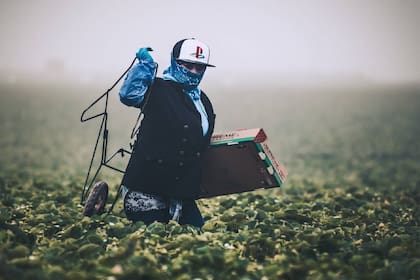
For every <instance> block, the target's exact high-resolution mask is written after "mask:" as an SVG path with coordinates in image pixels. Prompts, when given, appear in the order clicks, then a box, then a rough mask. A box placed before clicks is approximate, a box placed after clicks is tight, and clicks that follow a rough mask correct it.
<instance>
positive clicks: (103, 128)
mask: <svg viewBox="0 0 420 280" xmlns="http://www.w3.org/2000/svg"><path fill="white" fill-rule="evenodd" d="M148 50H149V51H152V49H151V48H148ZM136 59H137V58H136V57H135V58H134V59H133V61H132V62H131V64H130V66H129V67H128V68H127V70H125V71H124V73H123V74H122V75H121V76H120V77H119V78H118V79H117V80H116V81H115V82H114V84H113V85H112V86H111V87H110V88H109V89H108V90H107V91H106V92H105V93H103V94H102V95H101V96H99V97H98V98H97V99H96V100H95V101H93V102H92V103H91V104H90V105H89V106H88V107H87V108H86V109H85V110H84V111H83V112H82V115H81V116H80V121H81V122H82V123H83V122H87V121H90V120H92V119H96V118H99V117H102V119H101V125H100V126H99V131H98V136H97V137H96V143H95V148H94V149H93V153H92V157H91V160H90V164H89V169H88V172H87V174H86V178H85V183H84V185H83V190H82V195H81V197H80V204H81V205H84V203H85V200H86V198H87V196H88V193H89V192H90V190H91V188H92V186H93V184H94V182H95V179H96V177H97V176H98V174H99V171H100V170H101V168H102V166H105V167H108V168H110V169H112V170H114V171H118V172H120V173H123V174H124V173H125V171H124V170H121V169H119V168H117V167H114V166H112V165H110V164H109V163H110V161H111V160H112V159H113V158H114V157H115V156H116V155H117V154H120V155H121V157H124V156H125V154H129V155H131V151H127V150H126V149H124V148H120V149H118V150H117V151H116V152H114V153H113V154H112V155H111V156H110V157H109V158H107V150H108V136H109V130H108V98H109V93H110V92H111V90H112V89H113V88H114V87H115V86H116V85H117V84H118V83H119V82H120V81H121V79H122V78H123V77H124V76H125V75H126V74H127V72H128V71H129V70H130V69H131V68H132V67H133V65H134V63H135V62H136ZM155 65H156V67H155V73H154V77H156V73H157V69H158V65H157V63H155ZM153 82H154V80H153V81H152V83H151V85H150V86H149V90H150V88H152V86H153ZM103 98H105V108H104V111H103V112H102V113H99V114H96V115H94V116H90V117H85V114H86V113H87V112H88V111H89V110H90V109H91V108H92V107H93V106H94V105H95V104H96V103H98V102H99V101H100V100H101V99H103ZM149 98H150V94H148V93H146V97H145V100H144V103H143V106H142V107H141V108H140V113H139V115H138V117H137V120H136V123H135V125H134V127H133V130H132V132H131V136H130V137H131V140H133V138H134V137H136V136H137V134H138V132H139V130H140V126H141V121H142V120H143V118H144V113H143V112H144V110H145V108H146V105H147V103H148V101H149ZM101 138H102V140H103V141H102V148H101V162H100V164H99V167H98V168H97V169H96V171H95V174H94V175H93V177H92V178H91V179H90V180H89V178H90V177H91V171H92V165H93V161H94V159H95V155H96V152H97V150H98V144H99V140H100V139H101ZM130 149H131V150H132V149H133V145H132V143H130ZM121 191H122V186H121V185H120V186H119V188H118V191H117V194H116V196H115V198H114V200H113V202H112V205H111V208H110V209H109V211H108V214H110V213H111V212H112V210H113V208H114V206H115V203H116V202H117V200H118V197H119V195H120V194H121Z"/></svg>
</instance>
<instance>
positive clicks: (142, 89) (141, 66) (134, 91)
mask: <svg viewBox="0 0 420 280" xmlns="http://www.w3.org/2000/svg"><path fill="white" fill-rule="evenodd" d="M155 68H156V64H155V63H154V62H153V60H152V61H148V60H141V61H140V62H139V63H138V64H136V65H135V66H134V67H133V68H132V69H131V70H130V71H129V72H128V74H127V76H126V77H125V80H124V83H123V85H122V86H121V89H120V92H119V96H120V101H121V102H122V103H123V104H125V105H127V106H133V107H137V108H138V107H140V104H141V102H142V101H143V98H144V95H145V93H146V91H147V89H148V87H149V86H150V84H151V83H152V81H153V79H154V78H155V77H154V75H155Z"/></svg>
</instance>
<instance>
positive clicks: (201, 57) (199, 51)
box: [190, 46, 205, 59]
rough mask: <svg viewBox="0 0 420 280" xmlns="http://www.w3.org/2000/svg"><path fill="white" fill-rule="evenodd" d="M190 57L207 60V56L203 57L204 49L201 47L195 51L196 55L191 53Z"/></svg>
mask: <svg viewBox="0 0 420 280" xmlns="http://www.w3.org/2000/svg"><path fill="white" fill-rule="evenodd" d="M190 55H191V56H194V57H195V58H200V59H203V58H205V56H204V55H203V49H202V48H201V47H200V46H197V48H196V49H195V53H191V54H190Z"/></svg>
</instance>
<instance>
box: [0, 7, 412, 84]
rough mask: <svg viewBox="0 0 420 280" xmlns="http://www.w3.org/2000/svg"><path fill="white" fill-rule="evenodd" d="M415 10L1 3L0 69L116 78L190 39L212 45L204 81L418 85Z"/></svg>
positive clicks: (163, 63)
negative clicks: (136, 60)
mask: <svg viewBox="0 0 420 280" xmlns="http://www.w3.org/2000/svg"><path fill="white" fill-rule="evenodd" d="M419 14H420V1H415V0H412V1H410V0H408V1H388V0H377V1H367V0H360V1H350V0H347V1H344V0H343V1H334V0H330V1H326V0H322V1H315V0H307V1H295V0H293V1H292V0H290V1H280V0H270V1H263V0H262V1H239V0H238V1H227V0H225V1H140V0H132V1H98V0H95V1H86V0H85V1H82V0H74V1H64V0H63V1H59V0H27V1H22V0H2V1H1V4H0V21H1V24H0V36H1V44H0V73H1V74H2V75H7V73H12V72H19V71H25V72H37V73H43V72H46V73H48V72H59V73H62V74H73V75H74V74H76V75H77V76H79V77H81V78H83V77H85V78H86V77H88V78H89V77H90V76H94V75H96V74H97V73H105V74H109V75H114V76H115V74H116V73H120V72H121V70H122V69H123V68H126V66H128V64H129V63H130V62H131V60H132V59H133V57H134V55H135V52H136V50H137V49H138V48H139V47H142V46H151V47H152V48H153V49H154V50H155V51H154V52H153V53H152V55H153V57H154V58H155V60H156V61H157V62H158V63H159V65H160V72H161V71H162V70H163V69H164V68H166V67H167V65H168V63H169V53H170V51H171V49H172V46H173V45H174V43H175V42H176V41H178V40H180V39H183V38H188V37H195V38H197V39H199V40H202V41H204V42H206V43H207V44H208V45H209V46H210V50H211V58H210V60H211V63H212V64H215V65H216V66H217V67H216V68H215V69H209V70H208V74H207V75H208V76H210V79H216V78H220V77H225V80H226V79H227V80H228V78H227V77H230V79H233V80H234V79H240V78H244V77H245V78H248V79H249V78H250V79H259V78H260V77H263V76H266V77H274V78H275V77H277V76H282V75H296V76H299V75H301V74H302V75H303V76H304V77H306V76H307V75H309V76H310V75H327V76H328V75H360V76H363V77H366V78H368V79H372V80H376V81H388V82H420V66H419V65H420V54H419V52H420V32H419V31H418V30H416V29H418V26H419V21H420V20H419ZM210 71H211V73H209V72H210ZM5 73H6V74H5Z"/></svg>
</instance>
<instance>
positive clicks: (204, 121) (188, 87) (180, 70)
mask: <svg viewBox="0 0 420 280" xmlns="http://www.w3.org/2000/svg"><path fill="white" fill-rule="evenodd" d="M203 75H204V71H203V72H201V73H193V72H191V71H189V70H188V69H186V68H184V67H182V66H181V65H179V64H178V63H177V62H176V60H175V59H174V57H173V56H172V55H171V65H170V66H169V67H168V68H167V69H165V70H164V71H163V76H162V78H163V79H164V80H170V81H174V82H177V83H182V84H183V85H184V92H185V93H186V94H187V95H188V96H189V97H190V98H191V100H192V101H193V103H194V106H195V108H196V109H197V111H198V112H199V113H200V116H201V127H202V128H203V135H206V134H207V132H208V129H209V121H208V116H207V113H206V110H205V108H204V105H203V103H202V102H201V99H200V95H201V91H200V88H199V87H198V85H199V84H200V82H201V79H202V78H203Z"/></svg>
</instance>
